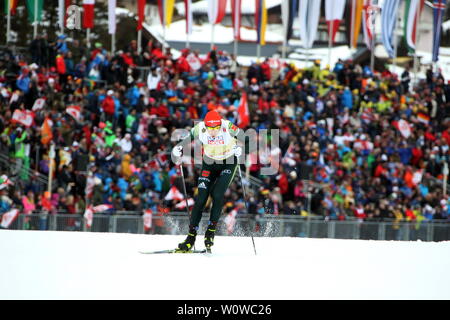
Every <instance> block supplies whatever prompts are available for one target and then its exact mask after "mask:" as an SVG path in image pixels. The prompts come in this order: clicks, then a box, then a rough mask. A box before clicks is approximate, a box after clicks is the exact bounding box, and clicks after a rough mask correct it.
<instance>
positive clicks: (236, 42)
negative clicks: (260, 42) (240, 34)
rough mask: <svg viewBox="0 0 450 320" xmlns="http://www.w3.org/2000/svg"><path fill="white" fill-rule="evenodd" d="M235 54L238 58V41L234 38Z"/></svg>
mask: <svg viewBox="0 0 450 320" xmlns="http://www.w3.org/2000/svg"><path fill="white" fill-rule="evenodd" d="M233 54H234V56H235V57H236V58H237V54H238V40H237V39H236V38H234V48H233Z"/></svg>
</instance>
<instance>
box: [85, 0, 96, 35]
mask: <svg viewBox="0 0 450 320" xmlns="http://www.w3.org/2000/svg"><path fill="white" fill-rule="evenodd" d="M94 6H95V0H83V9H84V15H83V28H85V29H92V28H93V27H94Z"/></svg>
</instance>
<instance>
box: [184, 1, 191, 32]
mask: <svg viewBox="0 0 450 320" xmlns="http://www.w3.org/2000/svg"><path fill="white" fill-rule="evenodd" d="M184 12H185V13H186V34H191V33H192V23H193V22H192V19H193V17H192V0H184Z"/></svg>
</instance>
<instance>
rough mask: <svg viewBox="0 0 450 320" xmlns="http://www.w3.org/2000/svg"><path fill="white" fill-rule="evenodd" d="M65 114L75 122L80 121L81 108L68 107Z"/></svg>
mask: <svg viewBox="0 0 450 320" xmlns="http://www.w3.org/2000/svg"><path fill="white" fill-rule="evenodd" d="M66 112H67V113H68V114H70V115H71V116H72V117H73V118H74V119H75V120H76V121H77V122H80V120H81V107H80V106H68V107H67V108H66Z"/></svg>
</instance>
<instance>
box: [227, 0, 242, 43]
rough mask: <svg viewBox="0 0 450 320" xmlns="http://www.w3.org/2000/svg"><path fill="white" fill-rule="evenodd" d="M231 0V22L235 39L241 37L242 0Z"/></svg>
mask: <svg viewBox="0 0 450 320" xmlns="http://www.w3.org/2000/svg"><path fill="white" fill-rule="evenodd" d="M230 1H231V23H232V25H233V36H234V39H235V40H239V39H240V38H241V20H242V19H241V12H242V0H230Z"/></svg>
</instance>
